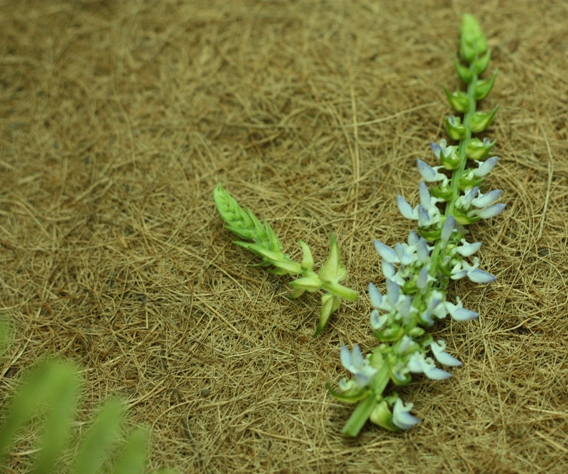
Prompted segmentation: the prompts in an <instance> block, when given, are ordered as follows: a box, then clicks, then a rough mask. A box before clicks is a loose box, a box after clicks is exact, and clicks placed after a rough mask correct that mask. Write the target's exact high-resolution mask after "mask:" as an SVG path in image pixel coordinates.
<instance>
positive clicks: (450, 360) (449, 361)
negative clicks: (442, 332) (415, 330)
mask: <svg viewBox="0 0 568 474" xmlns="http://www.w3.org/2000/svg"><path fill="white" fill-rule="evenodd" d="M430 348H431V349H432V353H433V354H434V357H435V358H436V360H437V361H438V362H439V363H440V364H444V365H451V366H453V367H458V366H460V365H461V362H460V361H459V360H457V359H456V358H455V357H453V356H451V355H450V354H448V353H446V352H444V350H445V349H446V342H445V341H443V340H442V339H440V340H439V341H438V342H437V343H436V342H431V343H430Z"/></svg>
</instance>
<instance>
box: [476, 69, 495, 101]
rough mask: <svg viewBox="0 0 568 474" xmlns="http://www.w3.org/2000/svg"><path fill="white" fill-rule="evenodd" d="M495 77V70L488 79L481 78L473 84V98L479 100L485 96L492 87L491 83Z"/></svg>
mask: <svg viewBox="0 0 568 474" xmlns="http://www.w3.org/2000/svg"><path fill="white" fill-rule="evenodd" d="M496 77H497V71H495V72H494V73H493V76H492V77H491V79H489V80H482V81H479V82H478V83H477V85H476V86H475V99H476V100H481V99H485V97H487V94H489V93H490V92H491V89H493V84H495V78H496Z"/></svg>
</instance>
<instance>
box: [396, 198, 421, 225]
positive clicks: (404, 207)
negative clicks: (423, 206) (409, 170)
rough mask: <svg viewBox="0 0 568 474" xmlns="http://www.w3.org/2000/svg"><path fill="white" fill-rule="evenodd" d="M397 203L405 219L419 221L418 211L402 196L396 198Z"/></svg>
mask: <svg viewBox="0 0 568 474" xmlns="http://www.w3.org/2000/svg"><path fill="white" fill-rule="evenodd" d="M396 202H397V204H398V209H399V210H400V213H401V214H402V215H403V217H406V218H407V219H412V220H417V219H418V209H412V206H411V205H410V204H408V202H406V199H404V198H403V197H402V196H401V195H400V194H399V195H398V196H397V198H396Z"/></svg>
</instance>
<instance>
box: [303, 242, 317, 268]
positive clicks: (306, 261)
mask: <svg viewBox="0 0 568 474" xmlns="http://www.w3.org/2000/svg"><path fill="white" fill-rule="evenodd" d="M300 246H301V247H302V251H303V252H304V257H303V258H302V268H303V269H305V270H312V269H313V268H314V257H312V252H311V251H310V248H309V247H308V246H307V245H306V244H305V243H304V242H302V241H301V240H300Z"/></svg>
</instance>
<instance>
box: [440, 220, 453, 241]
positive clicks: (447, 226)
mask: <svg viewBox="0 0 568 474" xmlns="http://www.w3.org/2000/svg"><path fill="white" fill-rule="evenodd" d="M455 225H456V219H455V218H454V216H453V215H451V216H450V217H448V218H447V219H446V222H444V227H442V235H441V239H442V242H447V241H448V240H450V237H451V236H452V232H453V231H454V227H455Z"/></svg>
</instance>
